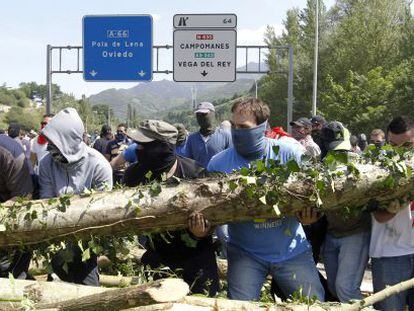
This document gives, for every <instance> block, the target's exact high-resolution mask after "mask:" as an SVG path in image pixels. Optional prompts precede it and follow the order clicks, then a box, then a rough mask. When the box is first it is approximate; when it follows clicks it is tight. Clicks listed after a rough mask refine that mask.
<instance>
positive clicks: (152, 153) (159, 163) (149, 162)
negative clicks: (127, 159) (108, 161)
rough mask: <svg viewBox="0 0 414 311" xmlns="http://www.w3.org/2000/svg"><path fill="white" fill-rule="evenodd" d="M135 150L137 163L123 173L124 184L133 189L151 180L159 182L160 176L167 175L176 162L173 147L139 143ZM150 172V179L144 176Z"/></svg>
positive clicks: (161, 143)
mask: <svg viewBox="0 0 414 311" xmlns="http://www.w3.org/2000/svg"><path fill="white" fill-rule="evenodd" d="M141 147H142V148H140V149H137V158H138V162H137V163H135V164H133V165H131V166H129V167H128V169H127V170H126V172H125V176H124V183H125V184H126V185H127V186H129V187H133V186H136V185H139V184H146V183H148V182H150V181H152V180H161V177H162V175H163V174H164V173H165V174H166V173H168V172H169V171H170V169H171V167H172V166H173V165H174V163H175V161H176V155H175V145H173V144H170V143H167V142H161V141H153V142H150V143H145V144H143V143H141ZM148 172H151V173H152V175H151V178H149V179H148V178H147V177H146V175H147V173H148Z"/></svg>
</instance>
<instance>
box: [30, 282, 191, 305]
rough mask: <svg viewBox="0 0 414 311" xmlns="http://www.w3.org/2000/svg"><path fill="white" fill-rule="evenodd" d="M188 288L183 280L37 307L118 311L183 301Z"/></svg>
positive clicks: (151, 284)
mask: <svg viewBox="0 0 414 311" xmlns="http://www.w3.org/2000/svg"><path fill="white" fill-rule="evenodd" d="M188 292H189V286H188V284H187V283H185V282H184V281H183V280H180V279H162V280H157V281H154V282H150V283H146V284H144V285H139V286H131V287H128V288H119V289H114V290H108V291H105V292H103V293H98V294H93V295H90V296H85V297H82V298H75V299H71V300H65V301H63V302H58V303H48V304H37V305H36V307H37V308H40V309H42V308H43V309H47V308H57V309H59V310H61V311H100V310H105V311H118V310H124V309H127V308H132V307H136V306H146V305H152V304H159V303H165V302H171V301H178V300H180V299H182V298H184V297H185V296H186V295H187V294H188Z"/></svg>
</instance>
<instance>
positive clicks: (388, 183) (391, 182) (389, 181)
mask: <svg viewBox="0 0 414 311" xmlns="http://www.w3.org/2000/svg"><path fill="white" fill-rule="evenodd" d="M382 185H383V187H384V188H394V186H395V179H394V177H392V176H387V178H385V180H384V181H383V183H382Z"/></svg>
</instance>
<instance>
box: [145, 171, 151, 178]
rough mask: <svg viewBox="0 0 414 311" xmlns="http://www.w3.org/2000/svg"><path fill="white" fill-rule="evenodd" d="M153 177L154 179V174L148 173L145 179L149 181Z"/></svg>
mask: <svg viewBox="0 0 414 311" xmlns="http://www.w3.org/2000/svg"><path fill="white" fill-rule="evenodd" d="M151 177H152V172H151V171H148V173H146V174H145V178H146V179H148V180H149V179H151Z"/></svg>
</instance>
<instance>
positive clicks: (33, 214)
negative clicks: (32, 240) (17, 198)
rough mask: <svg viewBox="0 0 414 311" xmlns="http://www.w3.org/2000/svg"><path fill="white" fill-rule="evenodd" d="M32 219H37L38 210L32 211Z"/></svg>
mask: <svg viewBox="0 0 414 311" xmlns="http://www.w3.org/2000/svg"><path fill="white" fill-rule="evenodd" d="M31 219H32V220H34V219H37V211H32V214H31Z"/></svg>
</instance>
